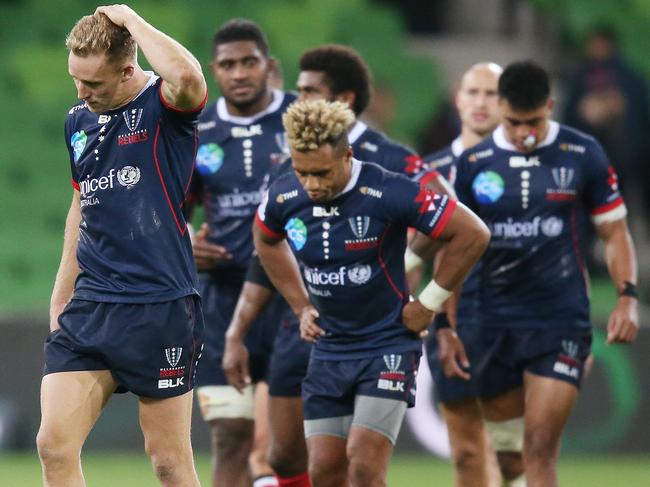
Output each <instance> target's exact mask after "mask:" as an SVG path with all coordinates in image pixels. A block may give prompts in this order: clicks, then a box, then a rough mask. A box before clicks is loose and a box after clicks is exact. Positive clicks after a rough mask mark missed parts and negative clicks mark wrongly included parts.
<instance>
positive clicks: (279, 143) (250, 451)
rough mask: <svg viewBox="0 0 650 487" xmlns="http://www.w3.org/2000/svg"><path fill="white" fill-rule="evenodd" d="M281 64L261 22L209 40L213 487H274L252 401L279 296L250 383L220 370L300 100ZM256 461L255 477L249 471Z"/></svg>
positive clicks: (203, 371) (206, 277)
mask: <svg viewBox="0 0 650 487" xmlns="http://www.w3.org/2000/svg"><path fill="white" fill-rule="evenodd" d="M274 64H275V61H274V59H273V58H271V57H270V55H269V47H268V42H267V39H266V36H265V34H264V33H263V32H262V30H261V29H260V28H259V26H257V24H255V23H253V22H251V21H250V20H246V19H234V20H231V21H229V22H227V23H225V24H224V25H222V26H221V27H220V28H219V29H218V30H217V32H216V34H215V36H214V41H213V60H212V65H211V66H212V74H213V75H214V79H215V81H216V83H217V85H218V87H219V89H220V91H221V93H222V97H221V98H219V99H218V100H217V101H216V102H215V103H214V104H212V105H210V106H208V107H207V108H206V109H205V110H204V111H203V113H202V114H201V117H200V119H199V126H198V128H199V148H198V153H197V157H196V171H195V178H194V180H193V182H192V188H191V195H192V199H193V201H194V202H195V203H201V204H202V205H203V207H204V209H205V213H204V215H205V223H204V224H203V226H202V227H201V229H200V230H199V231H198V232H197V233H196V236H195V238H194V245H193V250H194V256H195V261H196V266H197V269H198V270H199V281H200V291H201V296H202V297H203V303H204V311H205V317H206V335H205V349H204V351H203V356H202V365H201V367H199V370H198V374H197V387H198V388H197V397H198V400H199V405H200V409H201V413H202V415H203V419H204V420H205V421H206V422H208V424H209V426H210V431H211V439H212V454H213V462H212V464H213V482H214V484H215V485H228V486H229V487H230V486H232V487H239V486H242V487H243V486H248V485H250V482H251V476H252V478H253V481H254V482H255V485H256V487H262V486H267V485H274V484H275V483H276V482H275V479H274V478H273V471H272V469H271V467H270V466H269V465H268V462H267V461H266V450H267V440H265V438H266V436H267V434H266V428H265V427H264V425H265V424H266V414H265V412H264V411H260V415H258V416H257V419H258V421H257V425H256V424H255V421H254V420H255V419H256V414H255V400H254V396H255V395H259V396H260V400H261V402H262V403H264V402H265V400H264V397H263V396H266V395H267V392H266V389H267V386H266V384H265V383H264V381H265V377H266V374H267V366H268V360H269V354H270V350H271V347H272V343H273V338H274V336H275V330H276V328H277V324H278V323H279V321H280V315H279V314H278V313H280V311H281V310H282V309H286V304H284V303H283V301H282V300H281V299H280V298H279V297H278V299H277V300H276V305H277V306H276V307H271V308H269V309H267V313H266V315H264V316H262V317H261V318H260V320H259V321H258V322H257V323H256V326H255V327H254V328H253V332H252V333H250V334H249V335H248V337H247V344H248V346H249V349H250V350H251V357H250V361H251V371H252V380H251V383H250V384H247V385H246V387H245V388H243V389H242V390H241V392H240V391H238V390H236V389H235V388H233V387H232V386H230V385H229V384H228V381H227V380H226V377H225V375H224V373H223V369H222V366H221V364H222V358H223V348H224V334H225V332H226V328H227V327H228V323H229V322H230V320H231V317H232V314H233V311H234V309H235V305H236V303H237V298H238V296H239V293H240V291H241V288H242V285H243V282H244V276H245V274H246V268H247V266H248V262H249V260H250V258H251V254H252V252H253V242H252V238H251V226H252V222H253V218H254V215H255V211H256V209H257V206H259V204H260V201H261V199H262V196H263V194H264V193H265V192H266V189H267V186H268V183H269V178H270V174H271V172H272V171H274V170H275V169H277V167H278V166H279V165H280V164H281V163H282V161H283V160H284V159H286V158H287V157H288V152H287V151H288V149H287V146H286V142H285V137H284V129H283V127H282V120H281V115H282V113H283V112H284V110H285V109H286V107H287V106H288V104H289V103H291V102H292V101H293V100H294V97H293V96H292V95H289V94H287V93H284V92H282V91H280V90H275V89H272V88H271V86H270V85H269V78H270V76H271V73H272V72H273V70H274ZM249 463H250V473H249V468H248V466H249Z"/></svg>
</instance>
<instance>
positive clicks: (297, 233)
mask: <svg viewBox="0 0 650 487" xmlns="http://www.w3.org/2000/svg"><path fill="white" fill-rule="evenodd" d="M284 229H285V231H286V232H287V238H288V239H289V242H291V245H292V246H293V248H294V249H295V250H297V251H298V250H302V248H303V247H304V246H305V244H306V243H307V227H306V226H305V223H304V222H303V221H302V220H301V219H300V218H291V219H290V220H289V221H288V222H287V224H286V225H285V227H284Z"/></svg>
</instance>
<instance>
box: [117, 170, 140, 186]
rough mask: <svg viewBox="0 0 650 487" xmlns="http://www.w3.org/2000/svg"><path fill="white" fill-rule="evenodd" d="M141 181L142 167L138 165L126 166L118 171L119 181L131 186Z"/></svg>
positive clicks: (123, 184)
mask: <svg viewBox="0 0 650 487" xmlns="http://www.w3.org/2000/svg"><path fill="white" fill-rule="evenodd" d="M138 181H140V169H139V168H138V167H137V166H124V167H123V168H122V169H119V170H118V171H117V182H118V183H120V184H121V185H122V186H125V187H127V188H130V187H132V186H135V185H136V184H137V183H138Z"/></svg>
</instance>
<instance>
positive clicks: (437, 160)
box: [424, 136, 480, 326]
mask: <svg viewBox="0 0 650 487" xmlns="http://www.w3.org/2000/svg"><path fill="white" fill-rule="evenodd" d="M464 150H465V148H464V147H463V141H462V138H461V136H458V137H456V138H455V139H454V141H453V142H452V143H451V144H449V145H448V146H447V147H444V148H443V149H440V150H439V151H437V152H434V153H433V154H430V155H428V156H426V157H424V164H425V168H426V170H432V171H437V172H438V173H440V174H441V175H442V176H443V177H444V178H445V179H447V181H449V183H450V184H451V185H452V186H453V185H454V184H455V182H456V175H457V173H458V158H459V157H460V155H461V154H462V153H463V151H464ZM478 268H479V264H477V265H475V266H474V267H473V268H472V270H471V271H470V273H469V274H468V275H467V277H466V278H465V281H464V282H463V289H462V293H461V297H460V301H459V303H458V310H457V318H458V325H459V326H465V325H471V324H475V323H477V319H476V318H477V313H478V309H479V301H478V296H479V286H480V282H479V279H478Z"/></svg>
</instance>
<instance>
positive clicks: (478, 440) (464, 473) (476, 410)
mask: <svg viewBox="0 0 650 487" xmlns="http://www.w3.org/2000/svg"><path fill="white" fill-rule="evenodd" d="M440 410H441V412H442V415H443V416H444V418H445V423H446V424H447V431H448V432H449V443H450V446H451V457H452V460H453V462H454V472H455V476H456V485H457V486H458V487H464V486H470V485H471V486H477V487H480V486H498V485H500V477H501V476H500V475H499V472H498V467H496V458H495V456H494V452H493V450H492V449H491V448H490V447H489V441H488V438H487V432H486V430H485V426H484V424H483V416H482V413H481V408H480V405H479V403H478V401H477V400H476V399H475V398H467V399H461V400H459V401H455V402H452V403H448V404H444V403H441V404H440ZM495 467H496V468H495Z"/></svg>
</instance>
